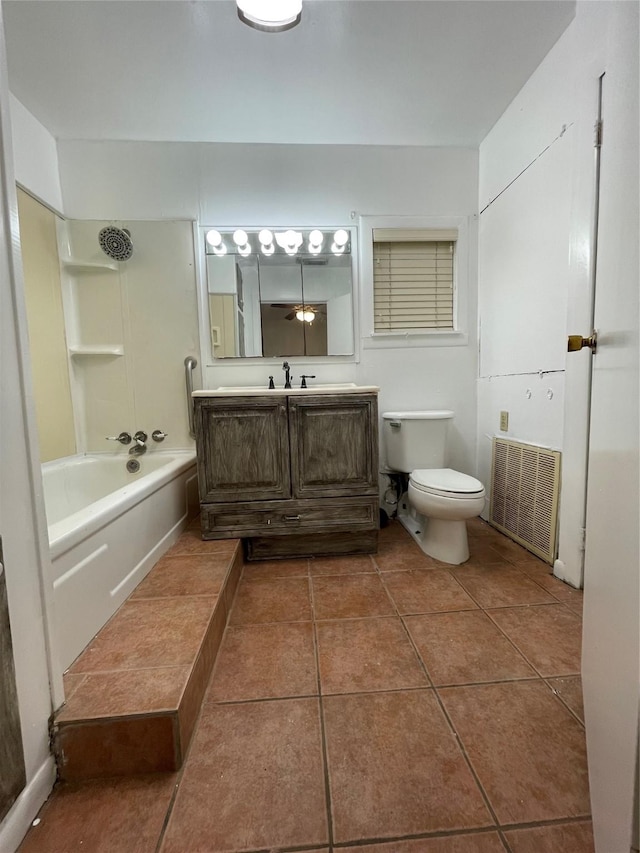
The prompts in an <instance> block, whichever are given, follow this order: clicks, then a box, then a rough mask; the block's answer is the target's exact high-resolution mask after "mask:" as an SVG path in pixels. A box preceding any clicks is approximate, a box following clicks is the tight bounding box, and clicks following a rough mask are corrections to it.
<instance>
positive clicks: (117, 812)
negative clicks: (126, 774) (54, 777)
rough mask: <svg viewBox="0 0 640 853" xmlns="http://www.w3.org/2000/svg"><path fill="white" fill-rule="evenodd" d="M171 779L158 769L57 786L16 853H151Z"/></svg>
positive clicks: (154, 846) (174, 780)
mask: <svg viewBox="0 0 640 853" xmlns="http://www.w3.org/2000/svg"><path fill="white" fill-rule="evenodd" d="M175 783H176V774H175V773H171V774H167V773H163V774H159V775H149V776H140V777H135V778H126V779H124V778H123V779H103V780H99V781H92V782H87V781H84V782H80V783H73V784H65V785H60V786H58V787H57V788H56V789H55V791H54V793H53V794H52V796H51V797H50V798H49V800H47V802H46V803H45V805H44V806H43V807H42V809H41V810H40V813H39V815H38V816H39V818H40V823H39V824H38V825H37V826H34V827H33V828H32V829H30V830H29V832H28V834H27V836H26V838H25V839H24V841H23V842H22V844H21V845H20V848H19V850H20V853H68V851H71V850H85V851H87V853H89V851H90V853H115V851H125V850H126V851H127V853H153V851H155V849H156V845H157V843H158V839H159V837H160V833H161V831H162V826H163V822H164V817H165V814H166V811H167V809H168V807H169V802H170V800H171V797H172V795H173V791H174V787H175Z"/></svg>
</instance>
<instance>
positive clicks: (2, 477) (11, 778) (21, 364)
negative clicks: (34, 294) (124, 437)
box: [0, 7, 61, 851]
mask: <svg viewBox="0 0 640 853" xmlns="http://www.w3.org/2000/svg"><path fill="white" fill-rule="evenodd" d="M0 13H1V7H0ZM6 81H7V73H6V61H5V48H4V33H3V30H2V19H1V17H0V392H1V396H0V534H1V535H2V537H3V540H2V545H3V562H4V571H3V572H2V578H1V580H2V589H1V590H0V610H3V611H5V613H4V618H5V621H4V630H3V629H2V628H0V633H1V634H2V636H0V681H2V682H3V684H4V686H5V687H6V683H5V679H6V680H13V679H12V676H13V673H11V672H10V670H11V669H14V671H15V691H13V690H10V691H8V692H5V694H4V695H5V698H6V699H7V700H8V701H7V702H6V703H5V707H4V711H3V713H0V740H1V741H2V749H0V780H1V781H0V788H2V786H3V785H4V784H5V783H6V782H8V783H9V785H10V788H8V790H10V792H11V793H10V797H8V798H6V797H5V798H4V803H3V804H1V805H0V850H2V851H5V850H6V851H10V850H15V849H16V847H17V846H18V844H19V842H20V840H21V839H22V837H23V835H24V834H25V832H26V830H27V829H28V826H29V823H30V821H31V820H32V819H33V817H34V816H35V814H36V812H37V810H38V808H39V807H40V805H41V804H42V802H43V801H44V800H45V799H46V797H47V795H48V793H49V791H50V790H51V787H52V785H53V782H54V780H55V765H54V762H53V759H52V757H51V755H50V750H49V732H48V719H49V716H50V714H51V710H52V707H51V694H50V688H49V684H50V670H49V666H48V660H49V657H48V649H47V641H46V636H45V627H44V624H45V613H44V610H43V597H44V596H45V595H46V590H45V588H44V586H43V584H42V583H41V573H40V565H41V561H42V557H43V554H44V552H45V550H46V548H47V544H48V543H47V542H46V533H45V532H44V531H45V530H46V528H45V527H44V526H43V522H44V509H43V504H42V497H41V494H39V492H38V489H39V488H40V490H41V481H40V477H39V471H38V469H39V463H38V459H37V448H36V442H35V434H34V430H35V427H34V423H35V420H34V417H33V407H32V402H31V394H30V390H29V387H30V381H29V368H28V347H27V342H26V312H25V308H24V298H23V293H22V290H21V278H22V277H21V272H20V268H19V251H18V228H17V205H16V193H15V185H14V177H13V159H12V152H11V133H10V118H9V93H8V89H7V82H6ZM39 482H40V486H39ZM38 519H39V521H38ZM5 593H6V597H5ZM2 605H4V606H2ZM7 611H8V615H9V620H10V626H11V644H12V649H11V651H9V650H8V647H7V638H8V633H7V631H6V627H7V621H6V612H7ZM2 619H3V617H2V616H1V615H0V621H1V620H2ZM9 657H11V658H13V663H14V667H7V666H6V662H7V661H8V660H9ZM51 680H52V681H55V680H57V682H58V691H59V693H60V694H61V678H60V676H59V675H58V676H55V677H52V678H51ZM0 692H2V691H0ZM16 698H17V702H18V707H19V713H17V709H16V707H15V701H16ZM0 705H2V702H1V701H0ZM8 733H9V735H8V738H6V735H7V734H8ZM20 741H21V742H20ZM3 759H4V760H3ZM15 795H18V798H17V799H16V800H15V802H14V801H13V799H14V797H15ZM2 799H3V798H2V797H0V801H1V800H2ZM7 808H8V811H7Z"/></svg>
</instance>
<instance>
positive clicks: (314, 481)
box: [289, 394, 378, 498]
mask: <svg viewBox="0 0 640 853" xmlns="http://www.w3.org/2000/svg"><path fill="white" fill-rule="evenodd" d="M289 434H290V442H291V479H292V488H293V496H294V497H295V498H314V497H338V496H345V497H346V496H349V495H377V494H378V413H377V398H376V396H375V395H373V394H357V395H356V394H348V395H346V394H345V395H338V394H336V395H334V396H327V395H322V396H309V397H306V396H305V397H302V396H300V397H289Z"/></svg>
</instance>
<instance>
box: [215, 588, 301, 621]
mask: <svg viewBox="0 0 640 853" xmlns="http://www.w3.org/2000/svg"><path fill="white" fill-rule="evenodd" d="M310 620H311V600H310V598H309V581H308V579H307V578H278V579H276V580H254V581H245V580H244V579H243V580H241V581H240V586H239V587H238V592H237V593H236V599H235V603H234V605H233V610H232V611H231V616H230V617H229V624H230V625H252V624H257V623H262V622H305V621H307V622H308V621H310Z"/></svg>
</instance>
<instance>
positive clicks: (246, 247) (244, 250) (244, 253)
mask: <svg viewBox="0 0 640 853" xmlns="http://www.w3.org/2000/svg"><path fill="white" fill-rule="evenodd" d="M238 252H239V253H240V254H241V255H242V257H243V258H246V257H247V255H250V254H251V246H250V245H249V244H248V243H245V244H244V246H238Z"/></svg>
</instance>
